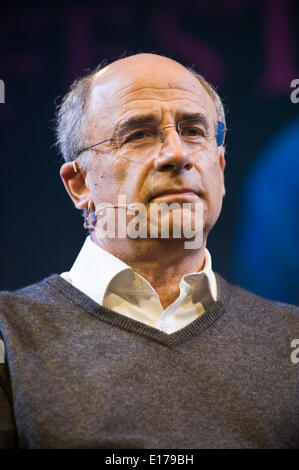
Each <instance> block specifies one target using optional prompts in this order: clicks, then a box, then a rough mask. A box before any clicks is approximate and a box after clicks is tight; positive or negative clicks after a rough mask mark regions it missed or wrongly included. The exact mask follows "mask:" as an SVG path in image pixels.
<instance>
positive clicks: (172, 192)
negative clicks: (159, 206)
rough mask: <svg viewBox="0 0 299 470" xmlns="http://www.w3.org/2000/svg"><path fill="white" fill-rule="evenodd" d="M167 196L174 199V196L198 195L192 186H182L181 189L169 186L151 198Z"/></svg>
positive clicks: (188, 196) (187, 196)
mask: <svg viewBox="0 0 299 470" xmlns="http://www.w3.org/2000/svg"><path fill="white" fill-rule="evenodd" d="M168 196H169V197H170V198H171V199H174V198H175V197H176V196H178V197H179V198H190V197H194V196H198V195H197V192H196V191H195V190H194V189H192V188H182V189H174V188H169V189H165V190H163V191H160V192H158V193H157V194H155V195H154V196H153V197H152V199H158V198H159V199H160V198H163V199H165V198H167V197H168Z"/></svg>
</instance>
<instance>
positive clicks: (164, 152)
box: [154, 126, 193, 173]
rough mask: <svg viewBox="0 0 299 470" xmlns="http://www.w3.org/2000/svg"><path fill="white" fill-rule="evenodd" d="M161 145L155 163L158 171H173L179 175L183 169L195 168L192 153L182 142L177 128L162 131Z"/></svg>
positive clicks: (166, 128)
mask: <svg viewBox="0 0 299 470" xmlns="http://www.w3.org/2000/svg"><path fill="white" fill-rule="evenodd" d="M161 143H162V144H161V147H160V150H159V152H158V154H157V156H156V158H155V162H154V167H155V168H156V170H157V171H166V170H173V171H175V172H176V173H179V172H180V171H181V170H182V169H186V170H190V169H191V168H192V167H193V163H192V160H191V155H190V151H189V150H188V148H187V147H186V146H185V144H184V143H183V142H182V140H181V137H180V136H179V134H178V132H177V130H176V128H175V126H167V127H165V128H163V129H162V134H161Z"/></svg>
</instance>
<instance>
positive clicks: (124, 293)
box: [61, 236, 217, 334]
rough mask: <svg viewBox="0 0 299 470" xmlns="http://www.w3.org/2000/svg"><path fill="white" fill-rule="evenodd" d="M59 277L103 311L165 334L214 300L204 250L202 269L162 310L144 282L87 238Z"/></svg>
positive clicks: (191, 275) (212, 276)
mask: <svg viewBox="0 0 299 470" xmlns="http://www.w3.org/2000/svg"><path fill="white" fill-rule="evenodd" d="M61 276H62V277H63V278H64V279H65V280H66V281H68V282H69V283H71V284H72V285H73V286H74V287H76V288H77V289H79V290H80V291H81V292H83V293H84V294H86V295H87V296H88V297H90V298H91V299H93V300H94V301H95V302H97V303H98V304H100V305H102V306H103V307H106V308H108V309H110V310H113V311H115V312H118V313H120V314H122V315H126V316H127V317H130V318H133V319H134V320H137V321H140V322H142V323H145V324H147V325H150V326H152V327H154V328H157V329H159V330H161V331H163V332H165V333H168V334H170V333H173V332H175V331H177V330H180V329H181V328H183V327H184V326H186V325H188V324H189V323H191V322H192V321H194V320H196V319H197V318H198V317H199V316H200V315H202V314H203V313H204V311H205V310H206V309H207V308H208V307H210V306H211V305H212V304H213V303H214V302H215V301H216V300H217V283H216V278H215V274H214V273H213V271H212V263H211V255H210V253H209V251H208V250H207V249H205V264H204V268H203V269H202V270H201V271H199V272H194V273H189V274H185V275H184V276H183V277H182V278H181V282H180V294H179V296H178V298H177V299H176V300H175V301H174V302H173V303H172V304H171V305H169V306H168V307H167V308H166V309H165V310H164V308H163V307H162V304H161V302H160V298H159V296H158V294H157V292H156V291H155V289H154V288H153V287H152V286H151V284H150V283H149V282H148V281H147V280H146V279H144V278H143V277H142V276H140V275H139V274H137V273H136V272H134V271H133V269H132V268H130V266H128V265H127V264H126V263H124V262H123V261H121V260H120V259H119V258H117V257H116V256H114V255H112V254H111V253H109V252H108V251H106V250H104V249H103V248H101V247H100V246H98V245H97V244H96V243H94V242H93V241H92V240H91V238H90V237H89V236H88V237H87V238H86V240H85V242H84V244H83V247H82V249H81V251H80V253H79V255H78V257H77V259H76V260H75V263H74V264H73V266H72V268H71V270H70V271H68V272H63V273H61Z"/></svg>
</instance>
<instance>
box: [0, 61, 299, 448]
mask: <svg viewBox="0 0 299 470" xmlns="http://www.w3.org/2000/svg"><path fill="white" fill-rule="evenodd" d="M224 133H225V118H224V112H223V107H222V103H221V100H220V98H219V96H218V95H217V93H216V92H215V91H214V89H213V88H212V87H211V85H209V84H208V83H207V82H206V81H205V80H204V79H203V77H201V76H199V75H196V74H195V73H194V72H193V71H192V70H188V69H186V68H185V67H183V66H182V65H180V64H179V63H177V62H175V61H173V60H170V59H168V58H165V57H161V56H158V55H154V54H138V55H134V56H130V57H126V58H123V59H120V60H117V61H116V62H114V63H112V64H110V65H108V66H106V67H105V68H100V69H98V70H97V71H96V72H93V73H91V74H89V75H88V76H87V77H85V78H83V79H81V80H79V81H77V82H75V84H74V85H73V87H72V88H71V90H70V92H69V93H68V94H67V95H66V97H65V98H64V100H63V103H62V105H61V107H60V109H59V113H58V141H59V145H60V149H61V152H62V154H63V156H64V159H65V161H66V162H65V163H64V165H63V166H62V168H61V177H62V180H63V183H64V185H65V187H66V190H67V192H68V194H69V195H70V197H71V198H72V200H73V202H74V204H75V206H76V208H77V209H80V210H84V213H85V222H84V225H85V227H86V228H88V229H89V236H88V237H87V239H86V241H85V243H84V245H83V247H82V249H81V251H80V253H79V255H78V257H77V259H76V261H75V263H74V265H73V266H72V268H71V269H70V271H68V272H64V273H62V274H61V275H58V274H54V275H52V276H50V277H48V278H47V279H44V280H43V281H41V282H39V283H37V284H35V285H32V286H29V287H26V288H24V289H21V290H18V291H16V292H8V293H7V292H5V293H2V294H1V304H0V305H1V308H0V331H1V338H2V341H3V343H4V344H5V357H4V358H3V364H1V366H2V368H1V382H0V383H1V388H0V412H1V414H0V433H1V443H2V447H12V446H19V447H29V448H88V447H89V448H91V447H93V448H94V447H96V448H232V447H238V448H261V447H262V448H276V447H277V448H287V447H298V446H299V426H298V413H299V386H298V383H299V381H298V378H299V364H297V362H298V361H297V356H296V351H295V350H294V349H292V347H291V345H294V344H295V343H294V340H295V339H296V338H299V321H298V314H299V309H298V308H297V307H293V306H290V305H283V304H278V303H274V302H270V301H267V300H265V299H262V298H261V297H258V296H256V295H254V294H251V293H249V292H247V291H245V290H243V289H241V288H239V287H237V286H233V285H231V284H229V283H228V282H226V281H225V280H224V279H223V278H222V277H221V276H220V275H219V274H217V273H214V272H213V270H212V264H211V256H210V253H209V252H208V250H207V248H206V243H207V236H208V234H209V232H210V230H211V229H212V227H213V225H214V224H215V222H216V221H217V218H218V216H219V214H220V211H221V206H222V199H223V196H224V194H225V186H224V169H225V156H224V152H225V149H224ZM162 203H164V205H166V206H167V208H168V209H169V210H168V211H166V212H165V211H164V212H163V211H162V210H161V211H160V212H159V211H158V212H154V211H152V210H151V209H152V208H153V207H154V206H155V205H159V204H162ZM136 208H137V209H138V211H139V216H140V214H142V217H139V219H138V223H136ZM141 208H143V212H142V210H141ZM197 209H198V210H197ZM134 211H135V212H134ZM138 211H137V213H138ZM153 214H154V215H153ZM137 215H138V214H137ZM186 215H187V219H185V218H184V217H185V216H186ZM134 216H135V220H134ZM186 220H189V223H190V224H189V231H187V232H188V233H185V232H184V231H183V230H179V229H183V228H184V224H185V222H186ZM103 221H105V223H103ZM111 221H112V222H113V223H111ZM165 223H166V225H167V224H168V232H167V231H166V234H168V236H165V234H164V235H163V233H162V232H163V227H162V226H163V224H164V225H165ZM130 224H131V226H130ZM134 224H135V228H134V227H133V229H132V226H134ZM137 225H138V227H137ZM129 226H130V229H129ZM178 233H179V234H180V235H178ZM191 235H192V236H193V238H194V239H196V237H197V241H199V242H198V243H197V244H195V245H191V246H186V244H187V243H192V242H190V240H191V239H192V237H191ZM187 240H189V241H187Z"/></svg>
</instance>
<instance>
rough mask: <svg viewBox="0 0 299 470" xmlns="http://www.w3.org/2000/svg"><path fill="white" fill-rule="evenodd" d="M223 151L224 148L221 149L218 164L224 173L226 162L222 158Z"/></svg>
mask: <svg viewBox="0 0 299 470" xmlns="http://www.w3.org/2000/svg"><path fill="white" fill-rule="evenodd" d="M224 153H225V150H224V147H223V148H222V149H221V152H220V155H219V163H220V168H221V170H222V171H223V172H224V169H225V166H226V160H225V156H224Z"/></svg>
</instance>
